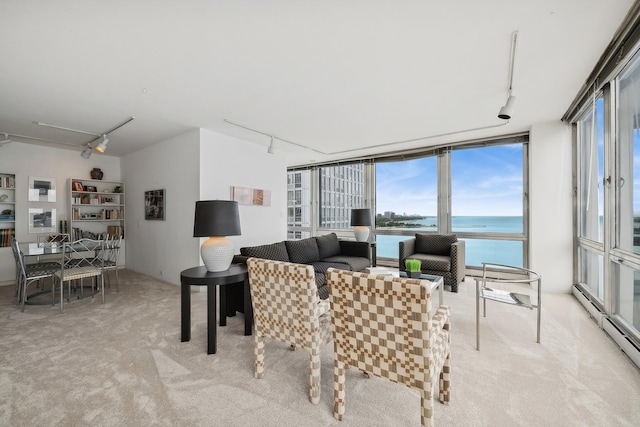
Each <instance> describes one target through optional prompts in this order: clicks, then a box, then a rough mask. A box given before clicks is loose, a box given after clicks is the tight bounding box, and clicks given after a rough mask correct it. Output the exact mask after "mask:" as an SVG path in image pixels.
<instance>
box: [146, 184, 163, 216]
mask: <svg viewBox="0 0 640 427" xmlns="http://www.w3.org/2000/svg"><path fill="white" fill-rule="evenodd" d="M144 219H161V220H164V189H162V190H151V191H145V192H144Z"/></svg>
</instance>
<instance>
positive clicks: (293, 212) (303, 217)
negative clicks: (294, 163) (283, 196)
mask: <svg viewBox="0 0 640 427" xmlns="http://www.w3.org/2000/svg"><path fill="white" fill-rule="evenodd" d="M287 199H288V200H287V206H288V208H287V225H288V226H289V227H311V171H308V170H306V171H295V172H288V173H287Z"/></svg>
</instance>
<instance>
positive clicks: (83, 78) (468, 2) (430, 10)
mask: <svg viewBox="0 0 640 427" xmlns="http://www.w3.org/2000/svg"><path fill="white" fill-rule="evenodd" d="M632 4H633V0H609V1H603V0H555V1H554V0H482V1H478V0H423V1H418V0H415V1H410V0H388V1H381V0H353V1H349V0H324V1H305V0H271V1H265V0H218V1H215V0H190V1H180V2H179V1H169V0H160V1H159V0H155V1H151V0H147V1H134V0H126V1H125V0H109V1H87V0H56V1H50V0H29V1H25V0H2V2H1V3H0V40H1V42H0V43H1V44H0V132H9V133H13V134H22V135H28V136H34V137H39V138H46V139H52V140H56V141H64V142H67V143H73V144H78V147H75V146H61V147H62V148H70V149H75V150H77V151H81V149H82V145H83V144H86V142H88V141H89V140H91V139H92V137H91V136H89V135H83V134H77V133H72V132H67V131H61V130H57V129H52V128H46V127H42V126H38V125H34V124H33V121H38V122H43V123H48V124H54V125H57V126H62V127H67V128H72V129H78V130H84V131H88V132H92V133H98V134H100V133H103V132H105V131H108V130H109V129H112V128H114V127H115V126H117V125H119V124H120V123H122V122H124V121H125V120H127V119H128V118H129V117H131V116H134V117H135V120H133V121H132V122H131V123H129V124H127V125H125V126H123V127H122V128H120V129H118V130H116V131H115V132H113V133H112V134H109V139H110V143H109V147H108V150H107V154H109V155H116V156H121V155H124V154H127V153H129V152H132V151H136V150H139V149H141V148H144V147H146V146H148V145H151V144H154V143H156V142H159V141H162V140H165V139H167V138H169V137H172V136H174V135H178V134H180V133H183V132H185V131H187V130H190V129H194V128H204V129H209V130H212V131H215V132H219V133H223V134H227V135H230V136H233V137H237V138H240V139H245V140H248V141H251V142H254V143H256V144H260V145H262V146H264V148H265V150H266V148H267V146H268V145H269V141H270V138H269V137H267V136H265V135H262V134H260V133H257V132H252V131H249V130H246V129H243V128H240V127H237V126H233V125H231V124H229V123H228V122H227V121H225V119H226V120H228V121H231V122H235V123H238V124H241V125H244V126H248V127H250V128H252V129H255V130H258V131H260V132H262V133H264V134H268V135H273V136H275V138H276V142H275V143H276V148H277V149H278V152H279V153H286V155H287V164H288V165H296V164H303V163H308V162H311V161H316V162H320V161H325V160H329V159H336V158H346V157H352V156H355V155H360V154H370V153H379V152H385V151H391V150H397V149H404V148H413V147H424V146H428V145H433V144H439V143H443V142H449V141H459V140H467V139H473V138H478V137H485V136H493V135H505V134H511V133H516V132H521V131H526V130H528V129H529V128H530V126H531V125H532V124H535V123H539V122H547V121H552V120H560V118H561V117H562V115H563V114H564V112H565V111H566V109H567V108H568V106H569V104H570V103H571V101H572V100H573V98H574V97H575V95H576V94H577V92H578V90H579V89H580V87H581V86H582V84H583V82H584V81H585V79H586V77H587V76H588V74H589V73H590V71H591V70H592V68H593V66H594V65H595V63H596V61H597V60H598V58H599V57H600V55H601V54H602V52H603V51H604V49H605V48H606V46H607V45H608V43H609V42H610V41H611V38H612V36H613V34H614V32H615V31H616V29H617V28H618V26H619V24H620V23H621V22H622V20H623V19H624V16H625V15H626V13H627V11H628V10H629V8H630V7H631V6H632ZM514 31H518V43H517V50H516V57H515V70H514V79H513V93H514V95H516V96H517V102H516V110H515V114H514V116H513V119H512V120H511V121H509V122H508V123H507V122H505V121H503V120H500V119H498V118H497V113H498V110H499V109H500V107H501V106H502V105H503V104H504V101H505V99H506V96H507V89H508V74H509V56H510V51H511V35H512V33H513V32H514ZM505 123H506V124H505ZM494 126H495V127H494ZM484 127H489V128H488V129H484V130H478V131H468V132H461V131H466V130H469V129H473V128H484ZM450 133H454V134H453V135H447V136H440V137H438V136H437V135H443V134H450ZM417 138H425V139H420V140H418V141H414V142H408V143H400V144H393V145H391V146H387V147H381V146H380V145H382V144H388V143H392V142H398V141H405V140H413V139H417ZM2 139H4V138H2ZM12 139H14V140H15V141H17V142H19V141H22V142H27V141H28V140H25V139H20V138H16V137H12ZM283 140H287V141H291V142H294V143H296V144H299V145H302V146H305V147H309V148H312V149H303V148H301V147H299V146H296V145H293V144H289V143H286V142H283ZM31 142H33V141H31ZM314 150H315V151H314ZM350 150H355V151H350ZM321 153H330V154H321ZM0 155H2V151H1V148H0ZM96 155H98V154H96Z"/></svg>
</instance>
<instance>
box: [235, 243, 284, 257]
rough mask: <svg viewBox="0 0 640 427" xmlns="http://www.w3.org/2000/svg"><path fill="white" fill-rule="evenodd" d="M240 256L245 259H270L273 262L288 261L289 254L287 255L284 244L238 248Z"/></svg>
mask: <svg viewBox="0 0 640 427" xmlns="http://www.w3.org/2000/svg"><path fill="white" fill-rule="evenodd" d="M240 254H241V255H244V256H246V257H254V258H262V259H271V260H274V261H289V254H288V253H287V247H286V245H285V244H284V242H278V243H272V244H269V245H260V246H248V247H245V248H240Z"/></svg>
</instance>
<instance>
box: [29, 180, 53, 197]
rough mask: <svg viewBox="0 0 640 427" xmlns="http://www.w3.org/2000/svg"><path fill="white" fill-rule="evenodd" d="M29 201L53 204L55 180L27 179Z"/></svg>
mask: <svg viewBox="0 0 640 427" xmlns="http://www.w3.org/2000/svg"><path fill="white" fill-rule="evenodd" d="M29 201H30V202H55V201H56V179H55V178H40V177H37V176H30V177H29Z"/></svg>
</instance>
